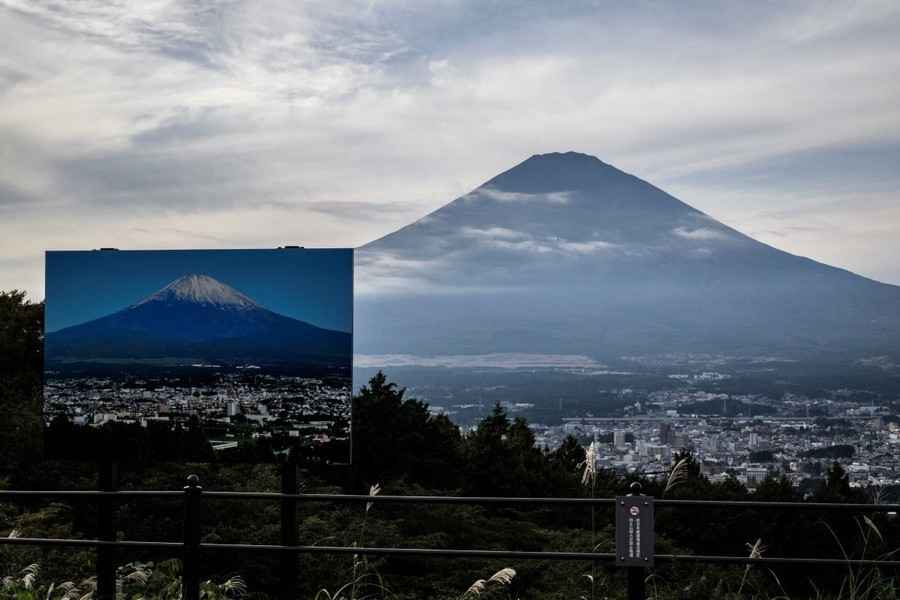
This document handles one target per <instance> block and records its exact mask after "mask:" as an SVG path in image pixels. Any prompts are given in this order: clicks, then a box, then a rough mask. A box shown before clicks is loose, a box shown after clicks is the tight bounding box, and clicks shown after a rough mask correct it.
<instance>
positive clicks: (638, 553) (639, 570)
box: [616, 482, 656, 600]
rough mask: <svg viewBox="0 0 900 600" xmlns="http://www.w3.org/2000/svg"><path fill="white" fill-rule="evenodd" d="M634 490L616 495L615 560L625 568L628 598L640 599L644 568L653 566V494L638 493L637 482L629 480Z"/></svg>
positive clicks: (654, 533)
mask: <svg viewBox="0 0 900 600" xmlns="http://www.w3.org/2000/svg"><path fill="white" fill-rule="evenodd" d="M632 490H634V491H635V492H637V493H636V494H630V495H628V496H619V497H617V498H616V564H617V565H618V566H622V567H627V568H628V599H629V600H644V598H645V596H646V594H645V592H644V577H645V575H646V573H645V569H646V568H647V567H652V566H653V557H654V553H655V546H656V531H655V527H654V521H653V497H652V496H644V495H641V494H640V484H639V483H637V482H635V483H633V484H632Z"/></svg>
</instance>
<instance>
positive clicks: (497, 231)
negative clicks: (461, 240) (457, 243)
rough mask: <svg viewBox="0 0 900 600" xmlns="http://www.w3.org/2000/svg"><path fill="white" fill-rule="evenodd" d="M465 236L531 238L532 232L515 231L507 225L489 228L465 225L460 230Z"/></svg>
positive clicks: (496, 238)
mask: <svg viewBox="0 0 900 600" xmlns="http://www.w3.org/2000/svg"><path fill="white" fill-rule="evenodd" d="M460 233H461V234H462V235H463V237H472V238H476V239H482V240H493V241H496V240H504V241H510V240H523V239H528V238H531V234H528V233H525V232H524V231H515V230H513V229H507V228H506V227H489V228H487V229H478V228H477V227H463V228H462V229H461V230H460Z"/></svg>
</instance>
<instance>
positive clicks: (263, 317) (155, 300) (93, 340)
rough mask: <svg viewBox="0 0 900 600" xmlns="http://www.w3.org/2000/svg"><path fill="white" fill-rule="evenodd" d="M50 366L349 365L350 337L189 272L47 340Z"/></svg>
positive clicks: (49, 334) (49, 335) (53, 334)
mask: <svg viewBox="0 0 900 600" xmlns="http://www.w3.org/2000/svg"><path fill="white" fill-rule="evenodd" d="M45 349H46V355H47V360H48V362H54V361H63V362H78V361H97V362H103V361H104V360H107V361H108V360H111V359H114V360H115V361H117V362H123V361H125V362H127V361H135V360H144V359H170V360H171V359H174V360H177V361H180V362H182V363H183V362H185V361H190V360H194V361H217V362H224V363H240V362H245V361H253V362H264V363H269V364H272V363H274V364H279V365H296V364H308V363H314V364H332V363H333V364H342V365H349V364H350V360H351V358H350V357H351V355H352V351H353V348H352V337H351V334H349V333H345V332H342V331H333V330H329V329H323V328H321V327H316V326H315V325H311V324H310V323H306V322H304V321H300V320H297V319H293V318H290V317H286V316H284V315H280V314H278V313H275V312H273V311H271V310H268V309H266V308H264V307H262V306H260V305H259V304H257V303H256V302H254V301H253V300H252V299H250V298H249V297H248V296H246V295H245V294H243V293H241V292H239V291H237V290H235V289H234V288H232V287H230V286H228V285H226V284H224V283H222V282H220V281H217V280H216V279H213V278H212V277H210V276H208V275H202V274H189V275H185V276H183V277H179V278H178V279H176V280H174V281H172V282H171V283H169V284H168V285H166V286H165V287H163V288H162V289H160V290H159V291H157V292H155V293H154V294H151V295H150V296H148V297H146V298H144V299H143V300H140V301H139V302H137V303H135V304H133V305H131V306H129V307H127V308H124V309H122V310H120V311H117V312H115V313H113V314H110V315H107V316H105V317H101V318H99V319H95V320H92V321H88V322H86V323H81V324H79V325H74V326H72V327H67V328H65V329H61V330H59V331H56V332H52V333H48V334H47V336H46V344H45Z"/></svg>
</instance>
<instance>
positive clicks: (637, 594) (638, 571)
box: [625, 481, 647, 600]
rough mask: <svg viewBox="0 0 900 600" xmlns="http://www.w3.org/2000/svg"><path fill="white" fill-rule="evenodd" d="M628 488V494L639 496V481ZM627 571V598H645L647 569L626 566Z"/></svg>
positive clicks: (637, 599)
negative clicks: (629, 491)
mask: <svg viewBox="0 0 900 600" xmlns="http://www.w3.org/2000/svg"><path fill="white" fill-rule="evenodd" d="M629 489H630V490H631V493H630V494H628V495H629V496H640V495H642V494H641V484H640V482H637V481H635V482H633V483H632V484H631V485H630V486H629ZM625 570H626V571H627V573H628V600H646V598H647V590H646V583H645V579H646V577H647V570H646V569H645V568H644V567H626V569H625Z"/></svg>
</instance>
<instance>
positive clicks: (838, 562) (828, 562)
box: [0, 538, 900, 568]
mask: <svg viewBox="0 0 900 600" xmlns="http://www.w3.org/2000/svg"><path fill="white" fill-rule="evenodd" d="M3 544H8V545H30V546H67V547H94V548H99V547H106V548H138V549H147V550H183V549H184V547H185V545H184V544H183V543H182V542H151V541H139V540H117V541H105V540H91V539H87V540H84V539H49V538H0V545H3ZM199 549H200V550H201V551H219V552H221V551H233V552H276V553H282V552H290V553H300V554H366V555H374V556H423V557H433V558H486V559H517V560H561V561H603V562H614V561H615V559H616V555H615V554H612V553H608V552H552V551H527V550H480V549H454V548H378V547H374V548H370V547H356V546H303V545H298V546H283V545H279V544H227V543H202V544H200V546H199ZM655 558H656V560H659V561H666V562H694V563H698V562H702V563H727V564H742V565H747V564H761V565H807V566H869V567H883V568H885V567H891V568H900V560H877V559H855V558H810V557H804V558H795V557H781V556H778V557H774V556H772V557H760V558H750V557H749V556H727V555H704V554H656V555H655Z"/></svg>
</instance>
